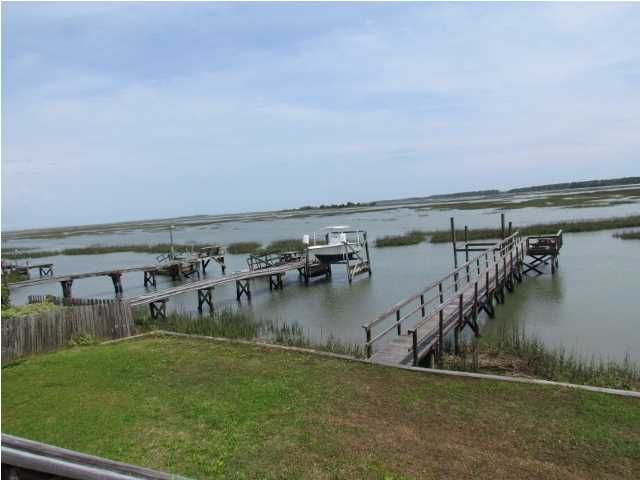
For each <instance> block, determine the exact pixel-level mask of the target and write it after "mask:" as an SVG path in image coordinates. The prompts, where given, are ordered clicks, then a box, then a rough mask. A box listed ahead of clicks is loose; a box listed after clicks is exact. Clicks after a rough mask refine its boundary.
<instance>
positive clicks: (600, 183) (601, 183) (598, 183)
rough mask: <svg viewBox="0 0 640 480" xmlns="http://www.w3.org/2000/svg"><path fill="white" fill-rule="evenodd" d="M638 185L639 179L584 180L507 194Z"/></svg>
mask: <svg viewBox="0 0 640 480" xmlns="http://www.w3.org/2000/svg"><path fill="white" fill-rule="evenodd" d="M635 183H640V177H620V178H610V179H607V180H586V181H584V182H567V183H550V184H548V185H535V186H533V187H522V188H512V189H511V190H507V193H524V192H541V191H545V190H562V189H567V188H585V187H608V186H611V185H633V184H635Z"/></svg>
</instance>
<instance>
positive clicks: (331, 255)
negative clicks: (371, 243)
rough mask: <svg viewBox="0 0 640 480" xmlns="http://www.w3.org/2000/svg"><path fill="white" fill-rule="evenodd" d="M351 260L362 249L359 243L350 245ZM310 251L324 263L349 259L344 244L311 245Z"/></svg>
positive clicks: (349, 255) (349, 256)
mask: <svg viewBox="0 0 640 480" xmlns="http://www.w3.org/2000/svg"><path fill="white" fill-rule="evenodd" d="M348 251H349V254H348V258H349V260H353V259H354V258H356V253H358V252H359V251H360V246H359V245H349V249H348ZM309 253H310V254H311V255H313V256H315V257H316V258H317V259H318V260H319V261H321V262H322V263H337V262H340V261H344V260H346V259H347V253H346V249H345V247H344V245H317V246H313V247H309Z"/></svg>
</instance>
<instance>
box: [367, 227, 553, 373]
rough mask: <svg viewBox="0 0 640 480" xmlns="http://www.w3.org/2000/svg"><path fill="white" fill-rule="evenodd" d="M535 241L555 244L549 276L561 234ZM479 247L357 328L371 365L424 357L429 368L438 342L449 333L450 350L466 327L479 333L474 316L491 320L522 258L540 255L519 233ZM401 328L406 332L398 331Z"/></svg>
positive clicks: (516, 275) (521, 267)
mask: <svg viewBox="0 0 640 480" xmlns="http://www.w3.org/2000/svg"><path fill="white" fill-rule="evenodd" d="M535 239H536V240H535V242H536V244H540V242H541V244H544V245H551V244H553V245H555V246H556V248H555V249H554V251H553V258H552V259H551V264H552V273H555V269H556V267H557V255H558V253H559V250H560V247H561V246H562V232H561V231H559V232H558V233H556V234H553V235H548V236H536V237H535ZM469 245H471V244H468V245H467V252H468V251H470V250H469ZM478 245H479V244H475V245H474V251H478V250H479V248H478ZM482 245H484V247H483V249H482V250H481V252H480V253H479V254H478V255H477V256H476V257H474V258H471V259H469V260H468V261H467V262H466V263H464V264H463V265H461V266H460V267H458V268H456V269H455V270H453V271H452V272H451V273H449V274H448V275H446V276H445V277H443V278H441V279H440V280H438V281H436V282H434V283H432V284H430V285H429V286H427V287H426V288H424V289H423V290H421V291H419V292H418V293H416V294H414V295H412V296H410V297H409V298H406V299H404V300H402V301H401V302H399V303H397V304H396V305H394V306H393V307H391V308H390V309H388V310H386V311H385V312H383V313H381V314H380V315H378V316H377V317H376V318H375V319H374V320H373V321H371V322H369V323H367V324H365V325H363V328H364V330H365V334H366V342H365V351H366V354H367V357H368V358H369V359H370V360H371V361H373V362H376V363H383V364H395V365H398V364H413V365H417V364H418V363H419V362H420V361H421V360H423V359H425V358H426V359H427V363H428V364H430V363H432V362H433V360H434V359H435V358H440V356H441V355H442V352H443V350H444V339H445V337H446V336H447V335H449V334H450V333H451V332H453V333H454V348H455V349H456V352H457V351H458V349H459V335H460V333H461V332H462V330H463V329H464V328H465V327H466V326H469V327H470V328H471V329H472V330H473V332H474V333H475V334H476V335H479V326H478V315H479V314H480V312H485V313H487V314H488V315H489V316H490V317H493V316H494V313H495V312H494V304H495V303H498V304H499V303H503V302H504V299H505V291H513V289H514V288H515V286H516V284H517V283H519V282H521V281H522V279H523V275H524V271H525V269H526V268H528V265H529V264H530V263H527V262H526V261H525V259H526V258H527V256H531V257H533V255H537V254H539V253H540V252H537V251H535V250H533V249H532V248H531V246H532V242H531V241H530V240H529V239H525V238H523V237H521V235H520V233H519V232H515V233H514V234H512V235H510V236H509V237H507V238H505V239H504V240H500V241H498V242H496V243H493V244H492V243H489V244H486V243H485V244H482ZM454 248H455V247H454ZM534 261H536V260H535V257H534ZM536 265H538V264H536ZM537 273H539V271H537ZM406 325H410V328H409V329H406V330H403V327H404V326H406ZM394 334H395V336H394V337H393V338H390V335H394Z"/></svg>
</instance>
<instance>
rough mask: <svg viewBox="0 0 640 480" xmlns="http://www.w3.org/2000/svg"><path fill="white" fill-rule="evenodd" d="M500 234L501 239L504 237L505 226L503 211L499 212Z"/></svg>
mask: <svg viewBox="0 0 640 480" xmlns="http://www.w3.org/2000/svg"><path fill="white" fill-rule="evenodd" d="M500 235H501V236H502V239H503V240H504V239H505V238H506V237H505V228H504V213H501V214H500Z"/></svg>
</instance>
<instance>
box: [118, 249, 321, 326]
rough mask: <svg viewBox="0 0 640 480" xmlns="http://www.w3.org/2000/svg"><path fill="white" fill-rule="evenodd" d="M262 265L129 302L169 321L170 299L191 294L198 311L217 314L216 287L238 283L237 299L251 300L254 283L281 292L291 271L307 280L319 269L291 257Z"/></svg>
mask: <svg viewBox="0 0 640 480" xmlns="http://www.w3.org/2000/svg"><path fill="white" fill-rule="evenodd" d="M260 265H261V267H260V268H258V267H257V266H255V267H254V269H253V270H243V271H239V272H234V273H231V274H229V275H225V276H223V277H218V278H211V279H205V280H199V281H195V282H190V283H186V284H183V285H180V286H178V287H173V288H168V289H165V290H160V291H157V292H153V293H149V294H146V295H140V296H138V297H133V298H130V299H127V301H128V302H129V305H131V306H132V307H136V306H140V305H149V309H150V313H151V316H152V318H158V317H161V318H166V303H167V301H168V300H169V298H171V297H174V296H176V295H181V294H183V293H187V292H197V293H198V310H199V311H202V310H203V309H204V307H205V306H207V307H208V308H209V311H213V290H214V289H215V287H218V286H221V285H226V284H229V283H235V284H236V299H237V300H240V299H241V298H242V295H246V297H247V298H248V299H251V283H250V280H255V279H258V278H268V280H269V289H270V290H281V289H283V288H284V281H283V279H284V276H285V275H286V273H287V272H289V271H292V270H297V271H298V273H299V275H300V276H301V277H304V278H307V277H308V276H310V270H311V269H312V268H316V267H317V265H316V264H315V263H312V264H309V262H308V260H307V259H306V258H304V257H302V258H301V257H300V256H294V257H290V258H289V261H283V262H280V263H279V264H278V265H275V266H264V265H265V264H264V263H262V264H260Z"/></svg>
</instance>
